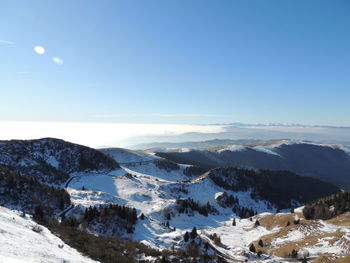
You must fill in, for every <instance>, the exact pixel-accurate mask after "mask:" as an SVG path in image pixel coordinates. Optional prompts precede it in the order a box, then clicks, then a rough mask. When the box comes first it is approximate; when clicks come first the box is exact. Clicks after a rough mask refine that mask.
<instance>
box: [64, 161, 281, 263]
mask: <svg viewBox="0 0 350 263" xmlns="http://www.w3.org/2000/svg"><path fill="white" fill-rule="evenodd" d="M152 165H153V164H144V165H138V166H137V167H128V168H127V167H122V169H119V170H116V171H114V172H111V173H107V174H91V173H75V174H74V176H75V178H74V179H73V180H72V181H71V183H70V184H69V188H68V191H69V193H70V194H71V196H72V202H73V203H74V204H75V205H76V208H75V209H73V210H72V211H71V214H70V215H75V214H76V215H79V214H80V213H81V211H83V210H84V209H85V208H87V207H89V206H90V205H91V206H94V205H100V204H109V203H117V204H122V205H127V206H130V207H135V208H136V209H137V213H138V214H139V215H140V214H141V213H143V214H144V215H145V219H144V220H138V223H137V224H136V227H135V231H134V233H133V234H127V233H123V235H124V236H126V237H131V238H133V239H134V240H138V241H141V242H142V243H145V244H147V245H150V246H151V247H153V248H157V249H164V248H168V249H169V248H170V247H172V246H173V247H175V248H183V247H184V246H186V244H185V243H184V242H183V235H184V233H185V232H186V231H191V229H192V228H193V227H194V226H195V227H196V228H197V229H198V231H199V234H200V236H201V237H202V238H203V239H207V238H208V237H207V235H208V234H210V233H214V232H217V233H218V234H219V235H222V240H223V243H224V244H225V246H224V247H220V248H217V249H219V250H221V251H222V252H224V253H225V254H227V255H229V257H230V258H236V257H238V258H242V257H244V256H242V255H241V254H242V251H244V252H245V253H248V245H249V243H250V242H251V241H253V240H255V239H256V238H258V237H259V236H262V235H266V234H268V233H272V232H273V231H275V230H267V229H265V228H263V227H261V228H259V229H254V228H253V227H252V225H253V223H254V222H253V223H252V222H250V221H249V219H242V220H241V221H239V222H238V223H237V227H236V228H232V227H231V223H232V219H233V216H234V214H233V213H232V210H231V209H230V208H223V207H221V206H219V205H218V203H217V201H216V197H217V196H218V195H219V194H221V193H222V192H223V191H224V189H222V188H220V187H218V186H217V185H215V184H214V183H213V182H212V181H211V180H209V179H208V178H204V179H201V180H194V181H192V182H191V181H189V180H188V178H187V177H186V176H184V175H183V169H179V170H177V171H170V172H166V171H163V170H161V169H159V168H157V167H156V166H152ZM83 187H84V190H82V189H83ZM225 192H227V193H228V194H234V195H235V196H236V197H237V198H238V199H239V202H240V204H241V205H245V206H247V207H249V208H253V209H254V210H256V211H258V212H262V211H271V212H272V211H275V209H276V208H275V207H273V206H272V205H271V204H270V203H269V202H266V201H255V200H253V199H251V197H250V195H251V192H250V191H246V192H232V191H227V190H225ZM178 198H182V199H187V198H192V199H193V200H195V201H198V202H199V203H201V204H206V203H207V202H209V203H210V204H211V205H212V206H213V207H215V209H216V210H217V212H216V213H213V214H210V215H209V216H207V217H206V216H203V215H201V214H199V213H198V212H197V211H193V212H190V213H189V214H179V213H178V212H177V210H176V199H178ZM167 213H169V214H170V215H171V219H170V220H169V224H170V228H168V227H166V226H165V223H166V221H167V219H166V214H167ZM174 227H175V229H176V230H174ZM233 248H235V249H233ZM266 260H267V261H266V262H273V261H270V260H271V258H269V259H266Z"/></svg>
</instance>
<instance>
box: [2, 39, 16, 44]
mask: <svg viewBox="0 0 350 263" xmlns="http://www.w3.org/2000/svg"><path fill="white" fill-rule="evenodd" d="M0 43H1V44H8V45H14V44H16V43H15V42H12V41H8V40H3V39H0Z"/></svg>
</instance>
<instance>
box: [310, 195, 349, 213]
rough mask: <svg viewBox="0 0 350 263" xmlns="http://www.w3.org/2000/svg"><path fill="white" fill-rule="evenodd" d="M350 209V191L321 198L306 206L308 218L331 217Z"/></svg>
mask: <svg viewBox="0 0 350 263" xmlns="http://www.w3.org/2000/svg"><path fill="white" fill-rule="evenodd" d="M349 211H350V191H347V192H343V193H337V194H335V195H331V196H328V197H325V198H321V199H319V200H317V201H315V202H313V203H311V204H308V205H306V206H305V207H304V209H303V213H304V216H305V218H306V219H323V220H326V219H330V218H332V217H336V216H338V215H341V214H343V213H346V212H349Z"/></svg>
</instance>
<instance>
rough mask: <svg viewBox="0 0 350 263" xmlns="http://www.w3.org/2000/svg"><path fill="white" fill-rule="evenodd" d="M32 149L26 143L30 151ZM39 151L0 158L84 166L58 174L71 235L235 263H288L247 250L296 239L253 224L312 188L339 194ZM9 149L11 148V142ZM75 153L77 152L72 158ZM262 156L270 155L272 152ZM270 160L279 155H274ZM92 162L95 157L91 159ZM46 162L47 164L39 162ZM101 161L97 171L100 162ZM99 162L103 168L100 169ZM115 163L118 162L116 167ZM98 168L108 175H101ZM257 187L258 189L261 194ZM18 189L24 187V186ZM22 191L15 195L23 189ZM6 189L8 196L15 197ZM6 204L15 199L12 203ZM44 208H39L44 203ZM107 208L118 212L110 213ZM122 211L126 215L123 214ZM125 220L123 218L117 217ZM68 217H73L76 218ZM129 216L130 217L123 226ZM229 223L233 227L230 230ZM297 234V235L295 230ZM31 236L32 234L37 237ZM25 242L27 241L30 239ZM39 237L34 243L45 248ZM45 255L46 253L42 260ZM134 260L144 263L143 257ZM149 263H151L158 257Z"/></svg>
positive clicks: (254, 173)
mask: <svg viewBox="0 0 350 263" xmlns="http://www.w3.org/2000/svg"><path fill="white" fill-rule="evenodd" d="M50 140H51V139H50ZM36 143H37V142H31V144H34V145H36ZM17 144H18V145H21V144H22V143H21V142H17ZM17 144H15V145H17ZM24 144H25V143H24ZM40 145H41V147H42V148H40V147H39V146H35V147H38V149H36V150H35V151H30V153H28V152H26V151H27V149H28V146H26V147H23V146H20V147H19V146H18V147H19V148H18V149H24V150H25V151H24V152H23V153H21V152H20V153H19V154H18V157H13V156H12V153H11V151H9V148H6V151H5V153H6V154H4V153H3V154H2V155H1V154H0V156H3V157H4V156H7V155H9V160H12V161H13V162H14V164H15V163H16V162H15V160H17V159H18V160H23V158H27V157H28V156H29V157H28V158H29V159H30V160H31V162H32V161H37V162H39V161H40V163H41V164H42V163H44V166H50V167H52V168H54V169H55V170H56V171H59V169H61V168H60V167H65V166H64V164H61V163H64V162H65V160H66V159H65V158H68V159H69V158H72V160H68V162H72V163H73V164H74V163H75V162H76V161H77V160H80V161H82V160H84V161H83V162H82V163H80V164H79V165H72V166H70V167H72V168H74V169H72V170H62V172H64V173H65V174H67V178H66V182H65V183H63V184H61V185H60V187H61V188H63V187H64V188H65V190H63V189H61V190H60V191H63V192H65V191H66V192H65V193H66V194H67V193H69V195H70V198H71V203H72V206H69V207H68V208H67V204H66V205H63V206H62V208H59V210H63V209H67V210H66V211H67V212H66V213H63V214H64V216H62V218H64V217H65V218H66V219H67V218H68V219H67V220H68V221H64V219H62V221H63V222H65V224H68V225H69V224H71V226H74V227H76V228H77V229H80V230H82V231H87V232H88V233H91V234H95V235H102V236H106V237H115V236H121V237H127V238H132V239H133V240H135V241H140V242H141V243H143V244H146V245H148V246H150V247H152V248H154V249H157V250H162V249H172V250H177V249H185V250H186V249H188V246H189V245H190V244H191V243H192V242H194V243H196V244H197V245H198V248H200V249H201V250H202V251H206V252H208V253H209V254H218V255H221V256H222V257H224V258H225V259H226V260H228V261H229V262H236V261H237V260H238V261H245V260H248V261H250V262H287V261H288V260H285V259H281V258H279V257H278V256H280V255H277V256H269V255H267V254H274V253H272V252H271V253H270V250H266V254H265V255H261V257H260V258H258V256H257V254H256V253H252V252H250V250H249V247H250V245H251V243H252V242H256V241H257V240H258V239H260V238H264V237H267V236H269V237H270V236H271V237H273V238H272V239H273V240H274V241H273V242H272V243H271V249H272V250H271V251H274V250H273V249H274V246H278V245H279V244H280V243H281V242H282V241H281V240H280V239H288V240H289V239H290V240H292V239H293V238H294V237H291V238H289V236H287V237H285V236H283V235H282V234H280V233H281V231H282V226H281V225H275V226H273V227H271V226H270V225H268V224H265V223H263V222H262V223H261V224H260V225H259V224H257V222H256V221H257V220H263V218H264V217H265V216H268V215H272V214H274V213H275V212H276V210H277V209H279V208H281V207H282V208H289V207H290V206H295V205H298V204H299V203H301V202H303V201H307V200H309V199H313V198H316V197H317V195H318V194H319V193H316V195H315V196H313V195H310V194H314V190H315V189H316V190H320V189H321V190H322V192H324V193H328V192H327V191H330V192H332V193H333V190H334V191H335V192H336V191H338V190H339V189H338V188H337V187H334V186H332V185H330V184H327V183H322V182H321V183H320V182H319V181H318V180H316V179H312V178H309V179H308V178H304V177H300V176H297V175H295V174H293V173H288V172H283V173H281V172H273V171H270V172H268V171H258V170H245V169H235V168H232V167H231V168H217V169H213V170H211V171H205V170H204V172H203V170H202V169H200V167H194V166H191V165H183V164H178V163H175V162H171V161H168V160H166V159H163V158H160V157H156V156H152V155H150V154H147V153H145V152H139V151H138V152H135V151H129V150H124V149H108V150H102V152H104V153H106V154H108V155H109V156H110V157H112V158H113V159H114V160H115V161H114V160H112V161H111V160H110V159H111V158H110V157H107V156H105V155H104V154H103V153H102V152H99V153H98V154H96V153H95V152H94V151H92V154H87V155H85V154H83V155H84V156H85V157H82V158H83V159H81V158H80V159H79V158H78V159H77V158H76V156H71V155H70V154H68V155H67V156H65V154H64V153H62V152H60V151H61V150H57V145H56V144H55V143H54V144H53V145H52V140H51V141H50V142H49V143H48V144H47V142H46V141H45V140H43V141H41V144H40ZM30 147H32V148H30ZM30 147H29V148H30V149H34V148H35V147H34V146H30ZM33 147H34V148H33ZM51 147H52V148H51ZM62 147H64V146H62ZM10 148H11V149H12V148H13V144H12V145H11V146H10ZM16 149H17V146H16ZM231 150H233V149H231ZM16 151H17V150H16ZM16 151H15V152H16ZM87 151H88V150H87ZM52 152H54V154H53V153H52ZM77 154H82V153H79V152H78V153H77ZM206 154H207V155H209V154H210V152H206ZM265 154H266V153H265ZM267 154H269V155H270V153H267ZM24 156H27V157H24ZM48 156H55V158H56V160H58V163H59V164H58V165H56V168H55V166H53V163H55V162H53V161H52V158H51V157H50V158H51V159H50V158H47V157H48ZM273 156H277V155H274V154H273ZM95 157H96V159H94V158H95ZM16 158H17V159H16ZM84 158H88V159H86V160H85V159H84ZM48 159H50V160H51V161H45V162H44V160H48ZM38 160H39V161H38ZM101 160H102V164H101V165H102V166H100V164H99V162H100V161H101ZM104 161H105V162H106V163H103V162H104ZM117 162H119V163H120V166H119V165H118V164H117ZM86 164H89V165H90V164H91V165H93V166H94V167H96V168H97V169H82V165H83V167H86ZM109 164H111V166H109ZM89 165H88V166H89ZM104 165H106V167H107V168H108V169H107V168H106V169H104ZM24 167H27V166H24ZM33 167H37V165H33ZM35 169H37V168H35ZM11 178H12V177H11ZM11 178H9V179H8V180H7V181H9V183H6V185H4V187H3V188H4V189H3V191H2V192H0V194H6V193H7V195H8V192H9V191H8V189H5V188H6V187H7V188H11V189H12V190H13V189H14V187H13V182H12V181H13V180H12V181H11V180H10V179H11ZM280 181H283V182H282V183H281V182H280ZM315 181H317V182H315ZM11 185H12V186H11ZM276 185H277V186H281V189H278V188H279V187H276ZM300 185H303V187H301V186H300ZM261 186H264V187H263V188H261ZM18 187H19V186H18ZM21 187H22V188H25V189H27V188H26V187H24V186H21ZM21 187H19V188H18V189H22V188H21ZM288 187H289V188H290V189H292V192H293V193H292V194H290V193H289V192H288V191H289V190H290V189H289V188H288ZM265 188H267V191H264V189H265ZM311 188H312V191H311V190H310V189H311ZM28 189H29V188H28ZM28 189H27V190H28ZM12 190H11V191H10V192H15V191H12ZM270 194H272V195H270ZM67 196H68V194H67ZM11 197H12V195H11ZM12 199H13V200H15V198H14V197H13V198H12ZM39 201H40V200H39ZM42 202H43V203H45V200H42ZM39 203H40V202H39ZM110 204H114V205H119V206H114V207H113V206H111V205H110ZM36 205H37V204H36ZM107 205H108V206H107ZM124 206H126V207H129V208H130V209H129V210H128V209H127V208H125V207H124ZM90 207H95V208H94V209H92V208H90ZM133 208H134V209H133ZM86 209H87V210H86ZM108 209H110V210H108ZM113 209H114V210H113ZM118 209H119V210H118ZM3 211H5V212H6V211H7V212H6V213H7V214H9V215H10V216H8V218H10V217H11V213H13V214H14V216H13V217H14V218H16V220H15V221H14V222H12V221H9V220H8V221H6V220H5V219H3V221H4V222H5V221H6V222H7V223H8V224H10V223H11V222H12V223H14V224H19V225H18V226H17V225H16V227H18V228H20V229H21V228H26V227H27V228H29V229H30V227H32V226H33V224H35V223H34V222H33V221H31V220H30V218H21V217H20V216H19V215H18V213H17V212H11V211H9V210H6V209H5V208H4V209H3ZM89 211H90V212H89ZM118 211H119V212H118ZM285 211H287V210H285ZM6 213H3V214H4V215H5V214H6ZM126 213H129V214H128V215H130V214H132V217H128V216H125V214H126ZM256 213H258V215H256ZM268 213H270V214H268ZM59 214H60V215H63V214H62V213H55V215H56V216H57V215H59ZM123 215H124V217H122V216H123ZM0 216H1V215H0ZM69 217H75V218H76V220H75V221H74V220H73V219H71V218H69ZM17 218H18V219H17ZM130 218H133V219H132V220H131V221H130V222H129V221H128V220H129V219H130ZM137 218H138V219H137ZM234 219H235V225H234V226H233V220H234ZM69 220H73V221H69ZM17 222H19V223H17ZM0 223H1V222H0ZM4 224H5V223H4ZM0 227H1V225H0ZM194 228H195V229H196V230H197V234H198V236H196V237H190V239H189V240H187V239H186V238H185V237H186V232H188V233H192V232H193V229H194ZM4 230H6V229H4ZM30 231H32V230H30ZM293 231H294V230H293ZM295 231H296V232H295V233H296V235H298V233H297V230H295ZM32 232H33V233H31V232H30V234H34V235H39V234H40V233H39V234H38V233H36V232H34V231H32ZM333 232H334V231H333ZM333 232H332V233H333ZM5 234H6V232H0V238H2V237H4V236H5ZM40 235H42V236H44V238H46V239H49V238H51V237H49V232H48V230H46V229H45V228H44V230H43V231H41V234H40ZM187 235H189V234H187ZM274 235H277V236H274ZM14 236H15V235H14ZM61 237H62V236H61ZM28 238H30V239H31V238H32V236H29V237H28ZM40 238H41V237H39V239H38V240H39V242H44V241H41V239H40ZM62 238H63V237H62ZM278 238H280V239H278ZM50 240H51V239H50ZM65 240H66V239H65ZM0 241H1V240H0ZM280 241H281V242H280ZM13 242H15V241H13ZM28 242H29V241H28V240H27V239H25V240H22V239H19V241H18V243H16V244H15V245H14V247H15V248H16V246H17V247H18V246H19V245H20V244H26V243H28ZM55 242H56V241H55ZM57 242H59V241H57ZM48 243H50V244H56V243H54V241H48ZM282 243H283V242H282ZM40 244H41V243H40ZM70 244H71V243H70ZM9 246H10V245H9ZM53 247H54V246H53ZM57 247H58V248H57V249H58V250H57V251H56V250H52V252H51V250H50V249H51V248H48V249H47V250H46V251H45V252H47V251H48V253H52V254H53V256H52V257H51V258H50V256H48V258H50V260H51V259H52V260H53V261H45V260H43V261H44V262H57V261H58V262H59V258H60V257H61V256H62V257H65V255H66V254H65V253H66V252H62V254H60V252H61V251H64V248H65V247H66V245H64V246H63V248H62V246H61V245H60V246H58V245H57ZM0 249H1V248H0ZM67 249H68V247H67ZM24 251H25V250H24ZM34 251H35V250H34ZM69 251H70V250H69ZM67 253H68V252H67ZM72 253H73V252H72ZM76 253H77V252H76ZM0 255H1V256H3V257H10V256H13V257H16V256H17V255H19V256H21V255H22V254H16V252H15V251H14V250H9V252H8V253H7V252H5V251H2V250H0ZM30 255H32V254H30ZM33 255H34V252H33ZM39 255H41V254H39ZM44 256H45V254H43V256H42V257H44ZM138 256H140V257H142V255H141V254H140V255H138ZM77 257H78V256H77ZM149 259H150V260H151V262H152V260H155V259H156V257H153V258H152V257H151V258H149ZM55 260H56V261H55ZM65 260H67V261H68V262H89V261H84V260H85V259H84V260H81V261H79V260H78V261H74V260H73V259H69V255H67V259H65ZM86 260H88V259H86ZM5 262H7V261H5Z"/></svg>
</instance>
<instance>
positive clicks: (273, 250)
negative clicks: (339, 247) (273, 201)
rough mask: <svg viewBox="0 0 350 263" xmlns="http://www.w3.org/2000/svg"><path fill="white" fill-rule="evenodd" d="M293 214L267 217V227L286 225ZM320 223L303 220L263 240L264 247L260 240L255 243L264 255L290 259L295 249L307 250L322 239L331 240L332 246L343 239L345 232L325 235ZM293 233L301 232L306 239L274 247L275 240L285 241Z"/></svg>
mask: <svg viewBox="0 0 350 263" xmlns="http://www.w3.org/2000/svg"><path fill="white" fill-rule="evenodd" d="M291 216H293V214H286V215H282V216H278V215H268V216H267V217H265V220H268V221H267V223H265V224H266V225H267V226H269V227H271V228H273V227H276V226H279V225H284V224H285V223H286V222H288V220H290V218H291ZM293 220H294V216H293ZM260 221H262V219H261V220H260ZM319 228H320V223H318V222H317V221H315V220H302V223H301V224H300V225H294V224H293V223H292V224H291V225H290V226H287V227H282V228H281V229H280V230H279V231H278V232H276V233H272V234H269V235H266V236H263V237H262V238H261V240H262V242H263V247H261V246H259V240H260V239H259V240H256V241H255V242H253V244H254V246H255V248H256V250H257V251H262V252H263V253H266V254H270V255H275V256H278V257H290V255H291V253H292V251H293V249H294V250H300V249H302V248H307V247H311V246H315V245H316V244H317V243H319V240H320V239H322V238H331V239H329V240H327V241H328V242H329V244H330V246H331V245H333V244H334V242H336V241H337V240H339V239H341V238H342V237H343V234H344V233H343V232H340V231H338V232H334V233H324V232H320V230H319ZM293 231H300V232H301V233H303V235H304V237H303V238H302V239H301V240H295V241H288V240H286V241H285V242H282V243H280V244H278V245H272V242H273V240H275V239H277V238H281V239H285V238H286V237H287V236H288V234H290V233H292V232H293Z"/></svg>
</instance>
